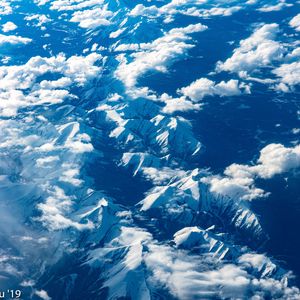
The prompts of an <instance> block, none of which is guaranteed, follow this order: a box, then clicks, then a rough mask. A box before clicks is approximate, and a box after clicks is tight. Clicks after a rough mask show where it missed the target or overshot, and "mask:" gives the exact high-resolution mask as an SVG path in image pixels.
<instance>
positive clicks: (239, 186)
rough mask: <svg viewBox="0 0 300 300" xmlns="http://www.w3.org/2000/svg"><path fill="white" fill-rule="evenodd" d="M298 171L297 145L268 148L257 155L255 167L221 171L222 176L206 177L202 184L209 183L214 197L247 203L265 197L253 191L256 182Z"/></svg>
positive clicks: (299, 162)
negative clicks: (226, 197)
mask: <svg viewBox="0 0 300 300" xmlns="http://www.w3.org/2000/svg"><path fill="white" fill-rule="evenodd" d="M299 167H300V146H299V145H298V146H295V147H292V148H287V147H284V146H283V145H281V144H270V145H268V146H266V147H265V148H263V149H262V150H261V151H260V157H259V158H258V160H257V163H256V164H255V165H240V164H232V165H230V166H229V167H227V168H226V169H225V171H224V175H225V176H212V177H207V178H204V179H202V181H203V182H206V183H209V184H210V190H211V191H212V192H214V193H218V194H223V195H228V196H231V197H241V198H243V199H246V200H251V199H255V198H258V197H263V196H266V195H267V194H266V193H265V192H264V191H263V190H261V189H258V188H256V187H255V179H256V178H262V179H270V178H272V177H273V176H275V175H278V174H282V173H285V172H288V171H290V170H292V169H295V168H299Z"/></svg>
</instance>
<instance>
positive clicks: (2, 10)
mask: <svg viewBox="0 0 300 300" xmlns="http://www.w3.org/2000/svg"><path fill="white" fill-rule="evenodd" d="M11 13H12V8H11V6H10V2H9V1H7V0H1V1H0V15H10V14H11Z"/></svg>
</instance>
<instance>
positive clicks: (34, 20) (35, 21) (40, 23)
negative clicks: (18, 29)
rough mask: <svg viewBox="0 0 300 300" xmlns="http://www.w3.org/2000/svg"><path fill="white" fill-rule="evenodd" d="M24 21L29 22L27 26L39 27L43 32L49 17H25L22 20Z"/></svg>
mask: <svg viewBox="0 0 300 300" xmlns="http://www.w3.org/2000/svg"><path fill="white" fill-rule="evenodd" d="M24 20H26V21H30V23H28V24H27V25H30V26H36V27H40V28H41V29H43V30H45V29H46V28H45V27H44V25H45V24H46V23H49V22H50V21H51V19H50V18H49V16H46V15H44V14H32V15H29V16H26V17H25V18H24Z"/></svg>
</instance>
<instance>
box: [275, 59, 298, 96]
mask: <svg viewBox="0 0 300 300" xmlns="http://www.w3.org/2000/svg"><path fill="white" fill-rule="evenodd" d="M273 73H274V74H275V75H276V76H278V77H279V78H280V83H279V84H278V85H277V89H278V90H281V91H283V92H289V91H290V90H291V89H292V88H293V87H294V86H295V85H298V84H299V83H300V61H296V62H292V63H288V64H282V65H281V66H280V67H278V68H276V69H274V70H273Z"/></svg>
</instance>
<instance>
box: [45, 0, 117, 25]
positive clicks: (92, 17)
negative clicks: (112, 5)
mask: <svg viewBox="0 0 300 300" xmlns="http://www.w3.org/2000/svg"><path fill="white" fill-rule="evenodd" d="M50 8H51V9H52V10H58V11H71V12H72V17H71V19H70V22H74V23H78V24H79V26H80V27H82V28H86V29H96V28H98V27H100V26H108V25H110V24H111V21H110V18H111V17H112V16H113V12H111V11H110V10H108V5H107V4H105V3H104V1H103V0H100V1H99V0H88V1H85V0H73V1H67V0H56V1H53V2H52V3H51V7H50Z"/></svg>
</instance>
